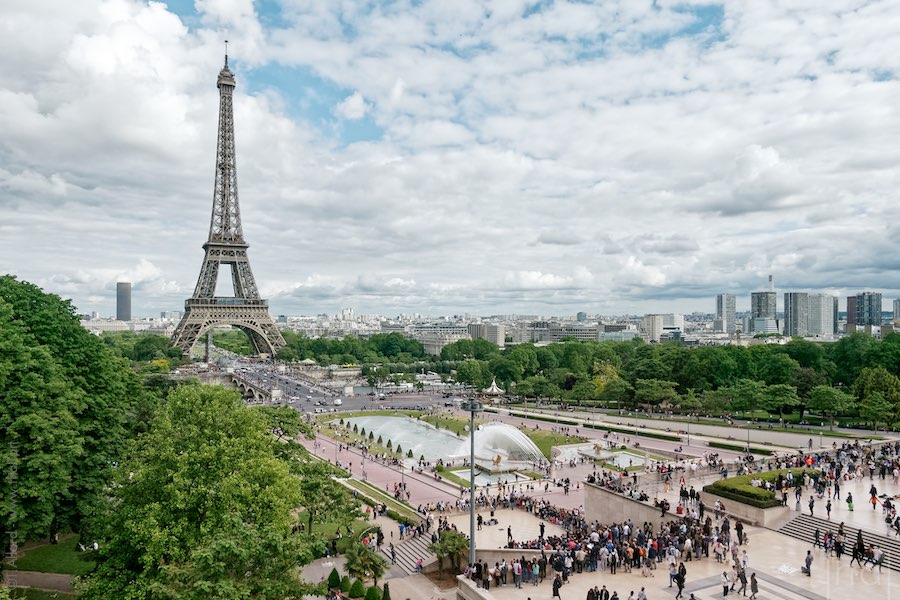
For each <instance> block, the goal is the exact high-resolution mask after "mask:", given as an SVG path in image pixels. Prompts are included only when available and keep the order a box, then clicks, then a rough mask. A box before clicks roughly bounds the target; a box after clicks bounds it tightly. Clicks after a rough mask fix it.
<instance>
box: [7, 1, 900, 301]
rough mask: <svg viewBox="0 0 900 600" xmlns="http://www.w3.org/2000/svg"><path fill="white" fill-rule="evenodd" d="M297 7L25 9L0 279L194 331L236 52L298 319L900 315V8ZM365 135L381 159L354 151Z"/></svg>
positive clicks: (247, 126) (254, 179) (255, 190)
mask: <svg viewBox="0 0 900 600" xmlns="http://www.w3.org/2000/svg"><path fill="white" fill-rule="evenodd" d="M273 4H275V3H261V4H260V3H258V4H254V3H253V2H252V1H251V0H198V2H196V7H197V9H198V10H199V11H200V12H199V15H197V17H196V18H192V19H184V20H183V19H180V18H179V17H178V16H176V15H175V14H173V13H172V12H170V11H169V10H167V9H166V6H165V5H164V4H162V3H157V2H144V1H142V0H84V1H83V2H64V1H62V0H28V1H26V0H13V2H12V3H11V4H10V5H9V6H4V11H3V13H2V14H0V29H2V30H3V31H4V36H3V37H0V52H2V53H3V55H4V56H15V57H16V60H14V61H4V62H2V63H0V131H2V132H3V135H2V136H0V209H2V210H3V220H2V223H0V271H9V272H14V273H16V274H18V275H20V276H21V277H23V278H25V279H30V280H34V281H36V282H39V283H42V284H43V285H46V287H47V288H48V289H49V290H50V291H55V292H59V293H63V294H65V295H68V296H71V297H72V298H73V299H74V300H75V303H76V304H77V305H78V306H79V307H80V308H82V309H83V310H91V309H92V308H95V307H94V306H92V305H94V304H96V303H97V302H98V299H99V298H105V300H104V302H105V304H106V305H105V307H104V306H101V307H97V308H100V309H101V312H106V313H107V314H108V313H109V309H110V307H111V306H112V302H113V301H114V295H113V294H112V292H113V288H114V282H115V280H116V278H118V277H131V278H134V279H135V281H137V282H139V283H140V285H139V286H136V289H135V306H136V308H137V309H138V310H143V312H144V313H146V314H153V313H155V312H157V311H159V310H164V309H173V308H178V307H179V306H180V305H181V303H182V301H183V299H184V296H185V295H186V294H188V293H190V290H192V289H193V286H194V283H195V280H196V277H197V273H198V271H199V267H200V262H201V260H202V256H203V254H202V253H203V251H202V248H201V245H202V243H203V242H204V241H205V239H206V233H207V226H208V222H209V209H210V196H211V187H212V178H213V159H214V152H215V136H216V125H217V121H216V109H217V103H218V97H217V91H216V89H215V78H216V74H217V72H218V70H219V68H220V67H221V63H222V52H223V44H222V42H223V40H224V39H229V40H230V41H231V47H230V55H231V61H232V67H233V69H234V71H235V73H236V77H237V82H238V87H237V90H236V96H235V100H234V108H235V119H236V136H237V152H238V165H239V181H240V192H241V209H242V215H243V220H244V230H245V234H246V235H247V239H248V241H249V243H250V244H251V248H250V257H251V262H252V264H253V268H254V272H255V274H256V277H257V280H258V282H259V285H260V287H261V289H262V290H263V293H264V294H267V295H269V296H270V297H271V299H272V306H273V310H275V311H277V312H279V313H301V312H305V313H314V312H321V311H329V312H330V311H332V310H334V309H335V307H337V306H346V305H355V306H356V308H357V309H358V310H359V311H361V312H376V311H383V312H386V313H394V312H400V311H404V312H413V311H415V312H429V311H431V312H451V313H452V312H457V311H458V309H465V310H467V311H469V312H476V311H484V312H493V311H503V312H512V311H514V310H518V311H522V312H543V311H545V310H546V311H556V310H557V309H558V310H560V311H564V310H571V309H575V308H578V309H587V310H609V311H621V312H625V311H628V310H631V309H634V308H635V307H648V308H650V309H651V310H678V309H681V310H695V309H704V308H705V309H707V310H710V309H711V307H712V306H713V300H712V297H713V295H714V294H715V293H716V292H718V291H726V290H728V291H733V292H736V293H738V294H739V298H741V300H739V306H741V305H742V304H743V303H744V302H745V298H746V295H745V294H746V293H748V292H749V291H751V290H753V289H756V288H757V287H759V286H760V285H763V282H761V279H763V278H764V275H765V274H767V273H769V272H775V274H776V277H777V279H778V281H780V282H783V283H784V285H790V286H795V287H797V288H799V289H817V288H822V289H850V290H853V289H862V288H874V289H882V290H884V291H885V292H886V293H888V294H896V293H898V292H900V276H898V275H897V273H898V272H900V270H898V269H897V267H898V265H897V264H895V263H896V260H895V259H892V258H891V257H895V256H898V250H900V248H898V245H900V241H898V240H900V235H898V234H900V232H898V231H895V229H896V228H892V227H893V226H891V225H889V224H890V223H895V222H897V211H896V208H895V207H896V206H897V198H896V190H897V189H900V167H898V165H900V149H898V147H897V144H896V140H897V138H898V137H900V116H898V114H897V111H896V109H895V104H896V98H897V95H898V93H900V77H898V73H900V58H898V57H900V39H898V38H897V36H896V35H895V32H896V31H897V30H898V29H900V6H898V5H897V3H896V2H891V1H889V0H875V1H872V2H869V3H866V4H865V5H864V6H860V5H859V3H858V2H853V1H851V0H829V1H826V2H823V1H821V0H818V1H814V0H802V1H801V2H799V3H798V2H794V3H791V5H790V6H788V5H785V4H783V3H776V2H768V1H764V2H763V1H761V2H750V3H747V2H737V1H733V0H727V1H723V2H722V7H723V9H722V10H723V14H724V19H723V21H722V23H721V24H718V29H716V28H715V27H712V26H706V27H701V28H699V29H698V32H697V33H695V34H691V35H682V34H679V32H681V31H683V30H684V28H685V27H687V26H689V25H691V24H692V23H693V20H694V18H695V17H694V16H692V14H691V13H690V11H687V10H685V7H686V6H688V5H693V4H696V3H693V2H692V3H684V2H676V1H675V0H667V1H661V2H656V3H653V4H651V3H647V2H643V3H642V2H633V1H631V0H620V1H618V2H615V1H611V2H603V3H580V2H564V1H559V2H554V3H549V4H548V5H546V6H545V7H544V8H543V9H542V10H539V11H537V12H535V13H534V14H530V15H529V16H528V17H527V18H524V17H523V16H522V15H523V13H524V11H525V8H526V6H530V3H526V2H510V3H503V4H501V5H497V6H488V7H486V5H484V3H482V2H478V1H476V0H465V1H464V0H460V1H459V2H454V3H452V6H451V5H449V4H447V3H433V2H432V3H403V2H393V3H390V2H385V3H372V4H363V3H352V2H351V3H339V2H318V1H315V0H290V1H284V2H280V3H278V4H279V6H278V8H280V14H278V15H272V14H267V13H265V11H269V10H271V9H272V6H273ZM702 4H707V3H702ZM449 11H452V15H451V13H450V12H449ZM38 30H39V31H42V32H45V34H44V35H42V36H41V38H40V40H38V39H36V38H35V37H34V35H33V32H34V31H38ZM38 42H40V43H38ZM275 67H278V68H282V67H299V69H300V71H298V72H309V73H312V74H314V75H315V78H319V79H321V80H324V81H325V82H326V84H325V85H323V86H322V88H321V89H318V88H304V87H303V86H307V85H314V84H310V83H309V82H308V81H307V80H303V81H302V82H301V84H302V85H300V86H298V85H297V82H296V81H281V80H279V79H278V78H277V77H275V78H268V77H267V75H271V74H272V72H271V71H268V69H273V68H275ZM315 78H310V79H309V81H313V82H314V81H315ZM298 87H299V88H302V89H298ZM260 89H261V90H263V91H260V92H254V93H253V94H251V93H250V91H251V90H260ZM317 104H318V105H324V106H325V109H324V112H325V113H326V114H316V113H315V112H314V110H315V106H316V105H317ZM296 107H299V112H293V111H294V110H295V109H296ZM363 118H365V119H366V123H368V122H369V120H370V119H371V121H372V122H374V123H376V124H377V126H378V127H379V128H380V130H381V131H383V136H381V137H380V138H379V139H370V140H367V141H364V142H359V141H357V142H355V143H346V142H347V140H344V139H341V137H340V136H342V135H344V134H345V133H346V132H347V131H350V130H353V129H354V127H353V126H352V125H350V124H349V122H351V121H359V120H361V119H363ZM340 120H344V121H347V122H348V124H347V126H346V127H343V126H342V124H341V123H340ZM329 127H330V128H331V129H328V128H329ZM350 141H353V140H350ZM110 286H113V287H110Z"/></svg>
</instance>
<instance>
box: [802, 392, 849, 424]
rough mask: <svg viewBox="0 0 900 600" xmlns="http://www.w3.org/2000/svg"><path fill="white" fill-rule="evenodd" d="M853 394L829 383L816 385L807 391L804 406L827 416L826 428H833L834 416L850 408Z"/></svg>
mask: <svg viewBox="0 0 900 600" xmlns="http://www.w3.org/2000/svg"><path fill="white" fill-rule="evenodd" d="M852 402H853V396H851V395H850V394H847V393H846V392H844V391H843V390H839V389H837V388H833V387H831V386H830V385H817V386H816V387H814V388H813V389H812V390H811V391H810V393H809V400H808V401H807V403H806V407H807V408H808V409H809V410H814V411H818V412H820V413H822V414H824V415H825V416H827V417H828V429H829V430H832V429H834V416H835V415H839V414H841V413H843V412H845V411H847V409H849V408H850V406H851V404H852Z"/></svg>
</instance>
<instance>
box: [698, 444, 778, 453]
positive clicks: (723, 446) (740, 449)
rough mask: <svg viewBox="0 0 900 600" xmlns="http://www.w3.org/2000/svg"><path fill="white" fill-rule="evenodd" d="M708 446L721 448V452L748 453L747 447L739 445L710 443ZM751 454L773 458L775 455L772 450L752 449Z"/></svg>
mask: <svg viewBox="0 0 900 600" xmlns="http://www.w3.org/2000/svg"><path fill="white" fill-rule="evenodd" d="M707 445H708V446H709V447H710V448H719V449H720V450H734V451H735V452H746V451H747V446H746V445H743V446H741V445H738V444H727V443H725V442H708V443H707ZM750 452H752V453H753V454H765V455H766V456H771V455H773V454H775V453H774V452H773V451H771V450H766V449H765V448H750Z"/></svg>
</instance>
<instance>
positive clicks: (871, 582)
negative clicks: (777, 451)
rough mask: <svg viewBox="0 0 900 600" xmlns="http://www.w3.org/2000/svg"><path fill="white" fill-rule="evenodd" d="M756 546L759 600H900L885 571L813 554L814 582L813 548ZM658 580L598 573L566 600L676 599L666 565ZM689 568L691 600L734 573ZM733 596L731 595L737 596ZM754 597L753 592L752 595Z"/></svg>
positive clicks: (754, 542) (545, 599)
mask: <svg viewBox="0 0 900 600" xmlns="http://www.w3.org/2000/svg"><path fill="white" fill-rule="evenodd" d="M747 531H748V532H749V534H750V539H751V542H750V545H749V546H747V553H748V555H749V556H750V567H749V569H748V572H749V573H753V572H755V573H756V574H757V578H758V579H759V584H760V593H759V595H758V596H757V598H758V599H759V600H801V599H804V598H806V599H809V600H824V599H826V598H829V599H830V598H861V597H864V596H870V597H876V596H877V597H878V599H879V600H894V599H898V598H900V573H896V572H894V571H890V570H887V569H885V570H884V571H883V572H882V573H879V572H878V571H874V572H873V571H871V570H870V569H869V568H868V567H867V568H865V569H860V568H857V567H850V566H848V564H849V561H847V560H844V561H842V562H840V563H839V562H838V561H837V560H836V559H833V558H827V557H826V556H825V553H824V552H822V551H821V550H813V555H814V557H815V559H814V562H813V565H812V576H810V577H807V576H806V575H804V574H802V573H801V572H800V566H801V565H802V564H803V558H804V556H805V555H806V551H807V550H808V549H811V545H810V544H805V543H803V542H800V541H798V540H794V539H792V538H788V537H786V536H783V535H781V534H778V533H775V532H773V531H769V530H766V529H759V528H755V527H748V528H747ZM658 566H659V568H657V569H656V571H654V576H653V577H647V578H645V577H642V576H641V574H640V572H639V571H633V572H631V573H625V572H624V571H622V570H621V569H619V571H618V573H617V574H615V575H611V574H610V573H609V572H608V571H602V572H601V571H598V572H596V573H587V572H585V573H576V574H573V575H572V576H570V578H569V583H568V584H566V585H565V586H563V588H562V591H561V596H562V599H563V600H581V599H583V598H585V597H586V596H587V590H588V588H589V587H593V586H595V585H596V586H603V585H605V586H606V587H607V589H608V590H610V592H612V591H617V592H618V594H619V598H620V599H621V600H626V599H627V598H628V594H629V592H632V591H634V593H635V595H637V593H638V591H639V590H640V589H641V587H644V588H645V592H646V594H647V598H648V600H657V599H659V598H674V596H675V593H676V589H677V588H675V587H671V588H670V587H668V584H669V578H668V572H667V568H666V566H665V563H660V564H659V565H658ZM685 567H686V568H687V585H686V586H685V598H687V597H689V595H690V593H692V592H693V593H694V594H695V597H696V598H697V599H698V600H704V599H709V598H722V597H723V596H722V587H721V585H720V584H719V577H721V575H722V571H723V570H726V569H727V570H730V569H731V565H730V564H729V565H728V566H727V567H726V566H725V565H723V564H721V563H717V562H716V561H715V559H709V558H704V559H702V560H699V561H690V562H685ZM490 594H491V597H492V598H495V599H497V600H507V599H509V600H513V599H515V600H525V598H532V600H539V599H540V600H549V599H550V596H551V588H550V581H549V580H546V581H544V582H543V583H542V584H540V585H538V586H534V587H533V586H531V585H530V584H529V585H523V589H521V590H517V589H515V587H514V586H512V585H506V586H500V587H497V588H491V590H490ZM732 595H733V594H729V596H732ZM748 595H749V592H748Z"/></svg>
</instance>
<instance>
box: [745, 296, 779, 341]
mask: <svg viewBox="0 0 900 600" xmlns="http://www.w3.org/2000/svg"><path fill="white" fill-rule="evenodd" d="M776 307H777V300H776V298H775V292H774V291H770V292H753V293H751V294H750V323H751V325H752V326H753V331H756V324H755V323H756V320H757V319H765V320H766V321H771V322H772V323H775V321H776V317H777V308H776ZM765 329H766V330H767V331H770V330H771V323H767V324H766V326H765ZM776 330H777V326H776Z"/></svg>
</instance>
